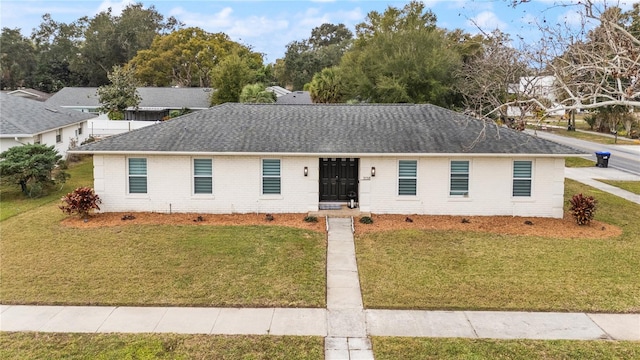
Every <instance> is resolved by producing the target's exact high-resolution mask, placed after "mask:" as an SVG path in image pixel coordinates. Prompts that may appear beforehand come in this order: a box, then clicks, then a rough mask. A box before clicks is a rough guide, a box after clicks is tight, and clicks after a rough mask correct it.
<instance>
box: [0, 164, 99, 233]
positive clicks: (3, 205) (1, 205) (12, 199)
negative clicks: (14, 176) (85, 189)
mask: <svg viewBox="0 0 640 360" xmlns="http://www.w3.org/2000/svg"><path fill="white" fill-rule="evenodd" d="M67 172H68V173H69V174H70V175H71V178H69V179H68V180H67V182H66V183H65V184H64V186H63V187H62V188H60V187H56V188H53V189H51V190H50V191H49V194H48V195H46V196H43V197H40V198H30V197H28V196H26V195H24V194H23V193H22V192H21V191H20V185H17V184H9V183H6V182H4V181H3V182H2V184H1V185H0V221H3V220H6V219H8V218H10V217H12V216H15V215H18V214H21V213H24V212H26V211H29V210H31V209H35V208H37V207H39V206H42V205H44V204H48V203H51V202H54V201H58V200H60V198H61V197H63V196H64V195H66V194H67V193H69V192H71V191H73V189H75V188H77V187H80V186H89V187H93V162H92V161H91V158H86V159H84V160H83V161H81V162H78V163H73V164H71V165H70V166H69V169H68V170H67Z"/></svg>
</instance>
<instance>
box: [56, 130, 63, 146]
mask: <svg viewBox="0 0 640 360" xmlns="http://www.w3.org/2000/svg"><path fill="white" fill-rule="evenodd" d="M56 142H57V143H61V142H62V129H58V130H56Z"/></svg>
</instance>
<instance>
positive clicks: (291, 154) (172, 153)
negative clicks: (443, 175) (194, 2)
mask: <svg viewBox="0 0 640 360" xmlns="http://www.w3.org/2000/svg"><path fill="white" fill-rule="evenodd" d="M67 152H68V153H71V154H93V155H165V156H282V157H284V156H286V157H302V156H311V157H341V158H342V157H343V158H356V157H357V158H363V157H447V158H449V157H468V158H471V157H485V158H486V157H523V158H524V157H529V158H531V157H544V158H565V157H568V156H590V155H591V154H587V153H584V154H535V153H525V154H512V153H509V154H507V153H497V154H496V153H341V152H337V153H333V152H331V153H328V152H326V153H325V152H322V153H299V152H215V151H214V152H196V151H108V150H95V151H91V150H69V151H67Z"/></svg>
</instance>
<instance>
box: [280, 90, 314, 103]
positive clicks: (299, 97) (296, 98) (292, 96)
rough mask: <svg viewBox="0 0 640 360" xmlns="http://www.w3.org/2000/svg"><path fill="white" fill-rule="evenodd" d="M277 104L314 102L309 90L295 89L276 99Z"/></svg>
mask: <svg viewBox="0 0 640 360" xmlns="http://www.w3.org/2000/svg"><path fill="white" fill-rule="evenodd" d="M276 104H282V105H304V104H313V100H311V95H310V94H309V92H308V91H294V92H291V93H289V94H286V95H282V96H280V97H278V98H277V99H276Z"/></svg>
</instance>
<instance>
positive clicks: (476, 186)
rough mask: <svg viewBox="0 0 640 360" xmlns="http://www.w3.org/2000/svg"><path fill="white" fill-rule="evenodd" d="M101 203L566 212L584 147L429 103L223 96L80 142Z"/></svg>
mask: <svg viewBox="0 0 640 360" xmlns="http://www.w3.org/2000/svg"><path fill="white" fill-rule="evenodd" d="M74 153H86V154H93V161H94V179H95V191H96V192H97V193H98V194H99V195H100V198H101V199H102V201H103V202H102V205H101V209H102V211H105V212H117V211H153V212H193V213H253V212H260V213H284V212H291V213H306V212H311V211H317V210H318V209H319V208H321V206H320V205H321V204H323V203H334V202H343V203H344V202H347V201H348V200H350V199H351V198H354V199H355V200H356V201H357V202H358V203H359V207H360V210H361V211H362V212H371V213H378V214H384V213H398V214H434V215H435V214H447V215H509V216H541V217H556V218H559V217H562V216H563V205H564V158H565V156H575V155H578V154H579V155H584V154H582V153H581V152H579V151H577V150H574V149H571V148H568V147H565V146H562V145H559V144H556V143H554V142H550V141H546V140H544V139H540V138H537V137H533V136H530V135H527V134H525V133H522V132H516V131H514V130H510V129H507V128H504V127H497V126H495V125H493V124H488V123H485V122H482V121H479V120H475V119H473V118H470V117H468V116H465V115H462V114H459V113H456V112H453V111H450V110H447V109H443V108H440V107H437V106H434V105H409V104H397V105H345V104H340V105H338V104H334V105H277V104H236V103H227V104H223V105H219V106H215V107H213V108H210V109H208V110H203V111H199V112H196V113H192V114H189V115H186V116H182V117H180V118H177V119H174V120H172V121H168V122H163V123H160V124H158V125H155V126H152V127H147V128H143V129H139V130H135V131H132V132H129V133H126V134H121V135H116V136H113V137H110V138H107V139H105V140H102V141H98V142H95V143H91V144H87V145H85V146H82V147H81V148H79V149H78V150H77V151H74Z"/></svg>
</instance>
